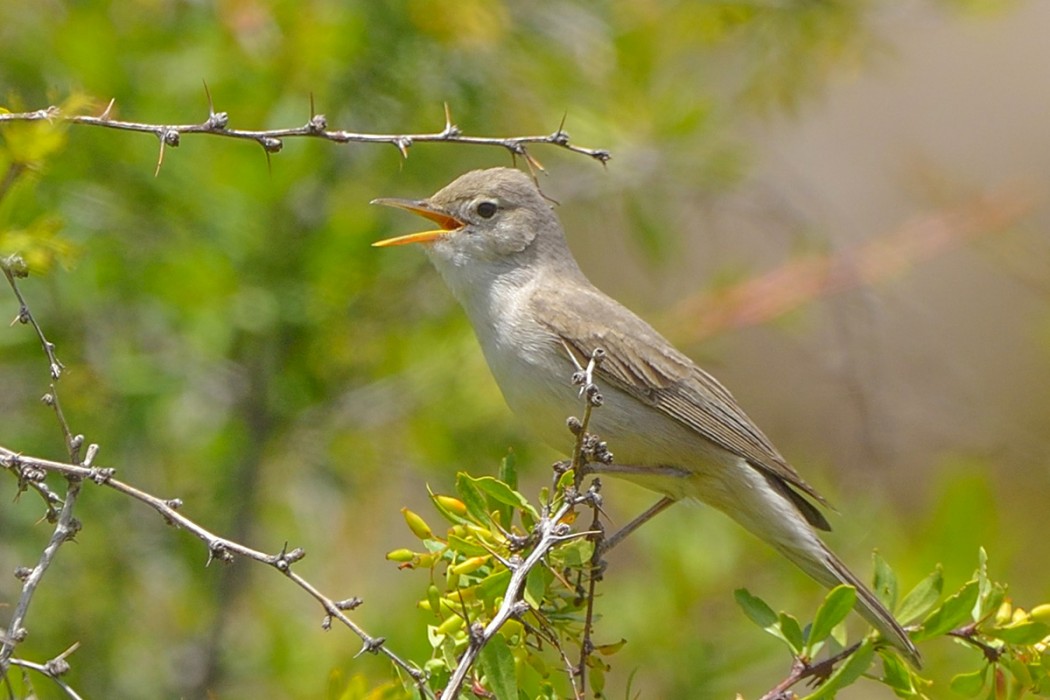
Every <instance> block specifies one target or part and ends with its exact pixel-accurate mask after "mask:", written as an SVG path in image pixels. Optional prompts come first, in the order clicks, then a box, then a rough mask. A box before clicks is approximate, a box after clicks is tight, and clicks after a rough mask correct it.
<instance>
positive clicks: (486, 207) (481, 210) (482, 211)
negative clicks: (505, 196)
mask: <svg viewBox="0 0 1050 700" xmlns="http://www.w3.org/2000/svg"><path fill="white" fill-rule="evenodd" d="M498 208H499V207H497V206H496V203H495V202H481V203H480V204H478V216H480V217H481V218H482V219H491V218H492V217H493V216H495V215H496V210H497V209H498Z"/></svg>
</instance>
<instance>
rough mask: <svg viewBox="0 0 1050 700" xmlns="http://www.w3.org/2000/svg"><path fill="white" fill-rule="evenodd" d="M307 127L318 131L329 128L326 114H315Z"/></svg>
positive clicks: (315, 131)
mask: <svg viewBox="0 0 1050 700" xmlns="http://www.w3.org/2000/svg"><path fill="white" fill-rule="evenodd" d="M306 127H307V128H308V129H309V130H310V131H312V132H314V133H318V132H321V131H324V130H325V129H327V128H328V120H327V119H325V116H324V115H323V114H315V115H314V116H312V117H310V123H309V124H307V125H306Z"/></svg>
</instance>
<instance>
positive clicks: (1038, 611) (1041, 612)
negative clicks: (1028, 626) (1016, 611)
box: [1031, 603, 1050, 625]
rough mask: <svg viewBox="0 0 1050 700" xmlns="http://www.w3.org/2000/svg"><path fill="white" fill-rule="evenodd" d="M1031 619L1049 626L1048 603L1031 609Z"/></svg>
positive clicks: (1049, 610)
mask: <svg viewBox="0 0 1050 700" xmlns="http://www.w3.org/2000/svg"><path fill="white" fill-rule="evenodd" d="M1031 616H1032V619H1033V620H1035V621H1036V622H1042V623H1043V624H1048V625H1050V603H1043V604H1042V605H1037V606H1035V607H1034V608H1032V612H1031Z"/></svg>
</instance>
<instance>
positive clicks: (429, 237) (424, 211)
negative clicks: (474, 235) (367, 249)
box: [372, 197, 466, 248]
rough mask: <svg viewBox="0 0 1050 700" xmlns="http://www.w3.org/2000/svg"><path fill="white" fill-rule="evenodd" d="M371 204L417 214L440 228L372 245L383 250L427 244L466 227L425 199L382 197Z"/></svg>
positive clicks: (388, 239)
mask: <svg viewBox="0 0 1050 700" xmlns="http://www.w3.org/2000/svg"><path fill="white" fill-rule="evenodd" d="M372 204H382V205H383V206H385V207H396V208H398V209H404V210H405V211H410V212H412V213H413V214H418V215H419V216H422V217H424V218H427V219H430V220H431V221H433V222H434V223H435V224H437V225H438V226H440V227H441V228H439V229H435V230H433V231H421V232H420V233H410V234H408V235H406V236H397V237H396V238H387V239H385V240H382V241H376V242H375V243H373V244H372V245H373V246H375V247H377V248H385V247H386V246H391V245H405V244H406V243H429V242H431V241H435V240H437V239H438V238H441V237H442V236H445V235H447V234H448V233H449V232H450V231H455V230H456V229H460V228H463V226H465V225H466V224H464V223H463V222H462V221H460V220H459V219H457V218H456V217H454V216H452V215H450V214H449V213H448V212H446V211H444V210H443V209H440V208H439V207H436V206H434V205H433V204H431V203H430V202H429V201H427V200H425V199H392V198H386V197H384V198H382V199H373V200H372Z"/></svg>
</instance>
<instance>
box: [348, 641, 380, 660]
mask: <svg viewBox="0 0 1050 700" xmlns="http://www.w3.org/2000/svg"><path fill="white" fill-rule="evenodd" d="M384 644H386V637H368V638H367V639H365V641H364V644H362V645H361V651H359V652H357V653H356V654H354V658H355V659H356V658H357V657H358V656H361V654H364V653H369V654H378V653H379V650H380V649H381V648H382V647H383V645H384Z"/></svg>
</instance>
